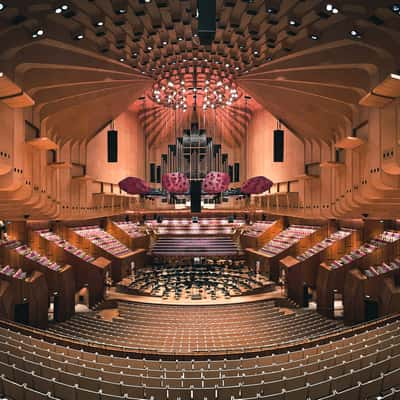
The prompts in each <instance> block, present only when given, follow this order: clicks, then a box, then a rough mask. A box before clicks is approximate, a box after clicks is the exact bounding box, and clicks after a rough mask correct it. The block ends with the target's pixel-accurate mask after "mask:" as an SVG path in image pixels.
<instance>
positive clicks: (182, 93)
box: [151, 70, 242, 111]
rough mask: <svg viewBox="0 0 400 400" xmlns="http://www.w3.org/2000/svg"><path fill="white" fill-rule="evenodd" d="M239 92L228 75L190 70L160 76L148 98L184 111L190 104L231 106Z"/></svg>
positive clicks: (211, 106) (239, 95) (239, 94)
mask: <svg viewBox="0 0 400 400" xmlns="http://www.w3.org/2000/svg"><path fill="white" fill-rule="evenodd" d="M241 95H242V93H241V92H240V90H239V88H238V86H237V84H236V83H235V82H234V80H233V78H232V76H230V75H229V74H218V73H216V72H209V73H207V72H203V71H200V72H198V71H197V70H192V71H189V72H185V73H176V74H171V73H169V72H166V73H164V74H162V75H160V77H159V78H158V79H157V80H156V81H155V82H154V84H153V88H152V93H151V98H152V100H153V101H154V102H155V103H157V104H159V105H162V106H165V107H170V108H174V109H176V110H179V109H180V110H183V111H186V110H187V109H188V108H189V107H199V108H202V109H203V110H207V109H215V108H217V107H225V106H231V105H232V104H233V103H234V102H235V101H236V100H238V99H239V98H240V97H241Z"/></svg>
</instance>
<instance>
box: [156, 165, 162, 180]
mask: <svg viewBox="0 0 400 400" xmlns="http://www.w3.org/2000/svg"><path fill="white" fill-rule="evenodd" d="M156 175H157V176H156V178H157V183H161V165H157V170H156Z"/></svg>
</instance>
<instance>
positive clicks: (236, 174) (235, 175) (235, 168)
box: [233, 162, 240, 182]
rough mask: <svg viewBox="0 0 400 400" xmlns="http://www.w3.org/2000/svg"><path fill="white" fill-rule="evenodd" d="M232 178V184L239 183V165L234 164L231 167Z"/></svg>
mask: <svg viewBox="0 0 400 400" xmlns="http://www.w3.org/2000/svg"><path fill="white" fill-rule="evenodd" d="M233 178H234V180H233V181H234V182H239V181H240V165H239V163H237V162H235V164H234V166H233Z"/></svg>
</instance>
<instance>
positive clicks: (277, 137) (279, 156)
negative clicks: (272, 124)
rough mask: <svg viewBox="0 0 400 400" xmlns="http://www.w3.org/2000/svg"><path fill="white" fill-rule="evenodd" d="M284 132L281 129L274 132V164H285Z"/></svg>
mask: <svg viewBox="0 0 400 400" xmlns="http://www.w3.org/2000/svg"><path fill="white" fill-rule="evenodd" d="M283 148H284V132H283V130H281V129H275V130H274V162H283Z"/></svg>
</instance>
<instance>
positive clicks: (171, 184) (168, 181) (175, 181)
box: [162, 172, 189, 194]
mask: <svg viewBox="0 0 400 400" xmlns="http://www.w3.org/2000/svg"><path fill="white" fill-rule="evenodd" d="M162 186H163V188H164V190H166V191H167V192H169V193H175V194H183V193H187V191H188V190H189V179H188V178H186V176H185V174H183V173H182V172H170V173H168V174H164V175H163V177H162Z"/></svg>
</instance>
